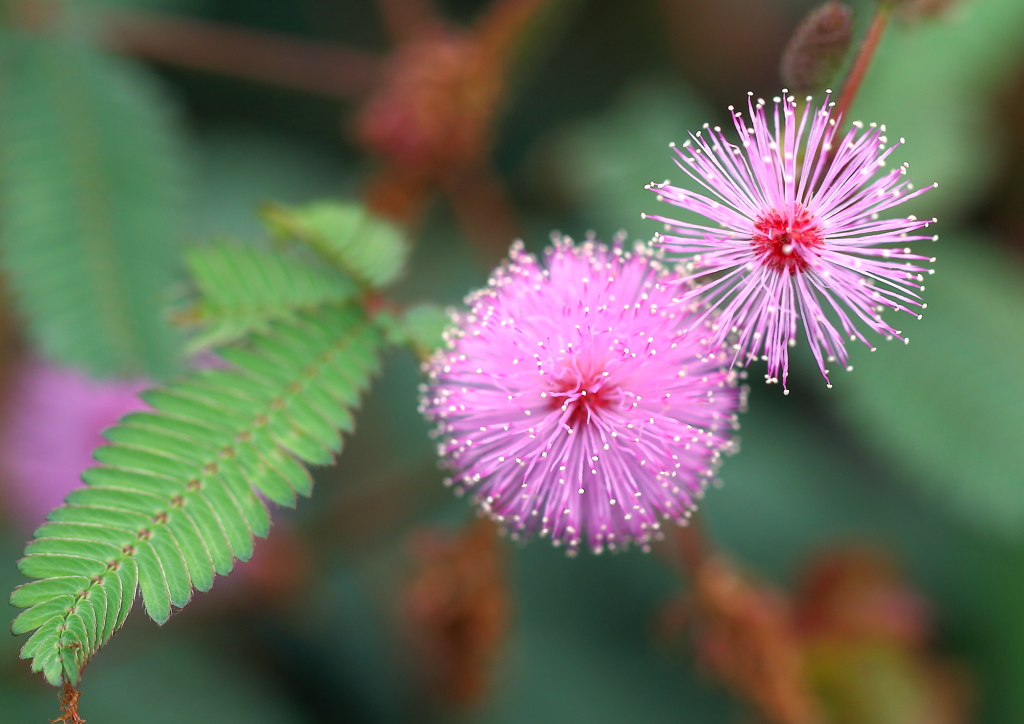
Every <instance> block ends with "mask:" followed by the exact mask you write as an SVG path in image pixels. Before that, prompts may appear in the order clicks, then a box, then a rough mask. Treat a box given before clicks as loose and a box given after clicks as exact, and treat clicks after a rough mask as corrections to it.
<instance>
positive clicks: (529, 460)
mask: <svg viewBox="0 0 1024 724" xmlns="http://www.w3.org/2000/svg"><path fill="white" fill-rule="evenodd" d="M553 239H554V246H553V247H551V248H548V249H547V251H546V252H545V256H544V262H543V264H542V263H541V262H539V261H538V260H537V258H536V257H534V256H533V255H532V254H528V253H526V252H525V251H524V249H523V245H522V243H521V242H516V243H515V244H513V246H512V248H511V251H510V253H509V257H510V258H509V260H508V261H506V262H505V263H504V264H503V265H502V266H501V267H499V268H498V269H497V270H496V271H495V272H494V274H493V275H492V276H491V278H490V280H489V281H488V284H487V287H485V288H484V289H481V290H479V291H477V292H474V293H473V294H471V295H469V296H468V297H467V299H466V304H467V305H468V306H469V307H470V309H469V311H468V312H467V313H462V314H459V313H456V314H453V321H454V323H455V327H454V328H453V329H450V330H449V331H448V333H447V334H446V340H447V349H442V350H440V351H438V352H437V353H435V355H434V357H433V358H432V359H431V360H430V361H429V362H428V363H426V364H425V370H426V372H427V373H428V375H429V378H430V383H429V385H425V386H424V388H423V392H424V394H423V398H422V401H421V411H423V412H424V413H426V414H427V416H428V417H429V418H431V419H433V420H436V421H437V433H438V434H439V435H440V436H441V437H442V442H441V443H440V445H439V453H440V454H441V455H442V456H443V457H444V458H445V459H446V461H447V463H448V464H449V465H450V466H451V468H453V470H454V475H453V478H452V479H450V480H449V481H447V482H449V484H453V485H455V487H456V490H457V491H458V492H464V491H467V490H469V491H472V493H473V495H474V497H475V500H476V502H477V503H478V504H479V506H480V508H481V509H482V510H483V511H484V512H485V513H486V514H488V515H490V516H491V517H492V518H493V519H494V520H496V521H497V522H499V523H500V524H501V525H502V526H503V527H504V528H505V529H507V530H509V531H510V532H511V534H512V537H514V538H518V537H520V536H524V535H530V534H535V533H536V534H539V535H541V536H551V538H552V541H553V543H554V544H555V545H556V546H557V545H562V544H564V545H566V547H567V551H568V552H569V553H570V554H574V553H575V552H576V551H577V549H578V547H579V545H580V542H581V540H582V539H584V538H585V539H586V545H588V546H589V547H590V548H591V549H592V550H594V551H595V552H598V553H599V552H601V551H602V550H604V549H605V548H607V549H609V550H618V549H623V548H626V547H628V546H629V544H630V543H636V544H638V545H640V546H642V547H644V548H645V549H646V548H647V546H648V543H649V542H650V541H651V540H652V539H656V538H658V537H660V535H661V533H660V523H659V517H662V518H666V519H672V520H674V521H676V522H677V523H680V524H683V523H685V522H686V521H687V519H688V518H689V517H690V515H691V514H692V512H693V510H694V508H695V501H696V500H697V499H698V498H700V497H701V495H702V493H703V490H704V488H705V487H706V485H707V483H708V481H709V480H711V479H712V478H713V477H714V474H715V471H716V469H717V467H718V464H719V459H720V457H721V454H722V453H723V452H727V451H731V449H732V446H733V439H732V434H731V430H733V429H734V428H735V427H736V413H737V411H738V410H739V408H740V407H741V405H742V403H743V400H742V398H743V392H742V390H741V389H740V388H738V387H737V386H736V374H735V373H733V372H729V371H728V370H727V369H726V368H725V367H726V365H727V359H726V356H725V354H724V353H719V354H705V353H704V345H703V344H702V342H703V341H704V340H701V339H698V335H696V334H691V335H689V336H687V335H685V334H684V330H685V329H691V328H694V327H699V326H701V325H703V326H704V327H706V329H705V330H704V331H705V332H706V333H709V334H710V332H711V331H712V330H711V329H710V322H703V323H697V322H695V318H696V316H697V315H698V314H700V306H699V302H696V301H694V302H691V303H690V304H689V306H684V305H680V304H678V303H675V302H674V301H673V297H674V294H675V293H676V292H677V291H678V284H677V282H678V281H679V276H678V274H677V273H676V272H675V271H674V270H670V269H668V268H666V267H665V265H664V264H663V263H662V262H661V261H660V260H659V259H658V258H657V254H655V253H654V252H653V251H652V250H651V249H649V248H648V247H645V246H644V245H641V244H638V245H637V246H636V247H635V249H634V250H633V251H632V252H630V251H625V250H623V248H622V244H621V239H618V240H617V241H616V243H615V244H614V245H613V246H612V247H611V248H608V247H607V246H604V245H602V244H599V243H597V242H595V241H593V240H588V241H586V242H585V243H583V244H580V245H576V244H574V243H573V242H572V241H571V240H570V239H568V238H562V239H559V238H558V237H557V236H555V237H553Z"/></svg>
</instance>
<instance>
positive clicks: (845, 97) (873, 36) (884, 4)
mask: <svg viewBox="0 0 1024 724" xmlns="http://www.w3.org/2000/svg"><path fill="white" fill-rule="evenodd" d="M892 9H893V3H892V2H891V1H889V0H879V3H878V7H877V8H876V9H875V15H874V17H872V18H871V24H870V25H869V26H868V31H867V33H866V34H865V35H864V40H862V41H861V44H860V48H859V49H858V50H857V57H856V58H854V61H853V65H852V66H850V72H849V73H847V75H846V79H845V80H844V82H843V89H842V91H841V92H840V93H839V101H838V102H837V103H836V112H835V117H836V118H837V119H838V120H837V121H836V122H837V123H842V122H843V121H845V120H846V114H847V113H848V112H849V110H850V107H851V106H852V105H853V100H854V98H856V97H857V91H859V90H860V84H861V82H862V81H863V80H864V76H865V75H866V74H867V72H868V67H869V66H870V65H871V61H872V60H873V59H874V56H875V51H876V50H877V49H878V43H879V42H880V41H881V40H882V34H883V33H884V32H885V28H886V26H888V24H889V18H890V17H891V16H892Z"/></svg>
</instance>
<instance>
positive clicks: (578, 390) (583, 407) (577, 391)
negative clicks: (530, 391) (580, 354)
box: [548, 370, 620, 430]
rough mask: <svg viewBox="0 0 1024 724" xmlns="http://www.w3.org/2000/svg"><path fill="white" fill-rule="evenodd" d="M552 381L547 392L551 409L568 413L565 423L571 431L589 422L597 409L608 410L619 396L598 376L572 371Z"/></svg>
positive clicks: (603, 378) (612, 386) (606, 380)
mask: <svg viewBox="0 0 1024 724" xmlns="http://www.w3.org/2000/svg"><path fill="white" fill-rule="evenodd" d="M567 372H569V371H567ZM553 382H554V384H553V388H554V389H553V390H551V391H550V392H548V400H550V405H551V409H552V410H558V411H561V412H563V414H564V412H568V413H569V415H568V418H567V419H566V424H567V425H568V426H569V427H571V428H572V429H574V430H575V429H577V428H578V427H581V426H582V425H585V424H587V423H588V422H590V419H591V418H592V417H593V416H594V415H595V414H597V413H599V412H600V411H601V410H606V409H609V408H610V407H612V405H614V404H615V403H616V402H617V401H618V398H619V397H620V395H619V393H618V390H617V389H616V388H615V386H614V385H610V384H608V378H607V377H604V376H603V375H600V374H598V375H586V376H583V375H580V374H579V373H578V372H576V371H575V370H572V371H571V373H568V374H564V375H563V376H561V377H558V378H555V379H554V380H553Z"/></svg>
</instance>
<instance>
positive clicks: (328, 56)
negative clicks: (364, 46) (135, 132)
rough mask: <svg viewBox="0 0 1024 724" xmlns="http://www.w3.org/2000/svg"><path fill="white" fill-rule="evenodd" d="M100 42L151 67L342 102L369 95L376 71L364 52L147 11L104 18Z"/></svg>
mask: <svg viewBox="0 0 1024 724" xmlns="http://www.w3.org/2000/svg"><path fill="white" fill-rule="evenodd" d="M101 40H102V43H103V45H104V46H105V47H107V48H108V49H110V50H113V51H115V52H120V53H125V54H128V55H132V56H135V57H137V58H144V59H146V60H150V61H153V62H155V63H160V64H165V65H171V66H177V67H181V68H189V69H192V70H199V71H205V72H209V73H216V74H220V75H226V76H231V77H235V78H244V79H246V80H250V81H254V82H257V83H265V84H267V85H272V86H278V87H281V88H288V89H291V90H297V91H302V92H306V93H310V94H313V95H319V96H326V97H328V98H336V99H344V100H352V99H356V100H358V99H362V98H364V97H366V96H367V95H369V93H370V91H371V90H372V89H373V88H374V87H375V85H376V84H377V82H378V78H379V76H380V68H381V58H380V56H378V55H377V54H375V53H370V52H367V51H363V50H355V49H351V48H344V47H339V46H336V45H331V44H329V43H319V42H315V41H310V40H300V39H298V38H293V37H289V36H287V35H283V34H280V33H270V32H266V31H261V30H243V29H240V28H236V27H231V26H228V25H224V24H221V23H211V22H208V21H200V20H192V19H184V18H178V17H170V16H167V15H162V14H157V13H149V12H139V11H131V12H127V11H118V12H110V13H107V14H106V15H105V22H104V24H103V27H102V30H101Z"/></svg>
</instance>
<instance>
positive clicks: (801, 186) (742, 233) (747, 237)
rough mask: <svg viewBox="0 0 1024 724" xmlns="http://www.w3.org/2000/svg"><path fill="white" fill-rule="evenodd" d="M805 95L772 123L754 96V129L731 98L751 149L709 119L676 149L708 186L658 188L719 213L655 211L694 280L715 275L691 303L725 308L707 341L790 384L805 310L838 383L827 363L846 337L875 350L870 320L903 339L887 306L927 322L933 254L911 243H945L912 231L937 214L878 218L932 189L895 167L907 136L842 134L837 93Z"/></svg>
mask: <svg viewBox="0 0 1024 724" xmlns="http://www.w3.org/2000/svg"><path fill="white" fill-rule="evenodd" d="M807 101H808V102H807V105H806V106H805V108H804V110H803V112H802V113H801V112H798V110H797V104H796V102H795V100H794V98H793V97H792V96H787V95H785V91H783V97H782V98H775V99H774V102H775V105H774V113H773V114H772V117H771V118H769V115H768V114H767V112H766V110H765V103H764V101H763V100H761V99H758V100H757V102H756V103H755V102H754V101H753V99H750V100H749V101H748V109H749V115H750V121H751V126H749V127H748V126H747V123H746V120H745V119H744V116H743V114H742V113H739V112H737V111H736V110H735V109H734V108H733V107H732V106H729V111H730V114H731V115H732V118H733V122H734V124H735V126H736V130H737V131H738V132H739V137H740V144H741V146H742V147H740V146H736V145H734V144H732V143H730V142H729V141H728V140H727V139H726V137H725V134H724V133H723V132H722V129H721V128H718V127H717V126H716V127H715V128H709V127H708V126H707V125H706V124H705V126H704V131H703V132H697V133H696V134H691V140H689V141H687V142H686V143H684V144H683V147H682V148H676V153H677V155H678V157H679V158H678V160H677V164H678V165H679V167H680V168H681V169H682V170H683V171H685V172H686V173H687V174H688V175H689V176H690V177H691V178H693V179H694V180H695V181H697V182H698V183H699V184H700V185H701V186H703V187H704V188H705V189H706V190H707V192H708V194H709V195H702V194H698V193H694V192H692V191H688V190H685V189H681V188H678V187H676V186H672V185H670V184H669V183H668V182H666V183H664V184H651V185H650V186H649V188H651V189H652V190H654V191H655V192H656V193H657V194H658V198H659V200H663V201H668V202H669V203H671V204H675V205H676V206H680V207H682V208H684V209H687V210H689V211H693V212H696V213H697V214H700V215H701V216H704V217H706V218H707V219H708V220H709V221H710V222H711V223H692V222H689V221H680V220H675V219H670V218H665V217H662V216H652V217H650V218H653V219H656V220H658V221H662V222H664V223H665V227H666V233H665V234H663V235H657V236H656V243H657V245H659V246H662V247H664V248H665V249H666V250H668V251H670V252H674V253H678V254H683V255H685V257H686V262H687V265H688V269H689V275H688V276H687V277H686V279H687V280H691V281H692V280H694V279H697V278H701V279H702V280H707V281H705V283H703V284H702V285H701V286H699V287H697V288H694V289H693V290H691V291H689V292H687V293H686V294H684V295H683V297H682V298H683V299H684V300H685V299H689V298H691V297H693V296H696V295H701V296H703V297H704V299H705V301H706V302H707V304H708V313H710V312H711V310H714V311H716V312H717V313H718V315H719V316H718V319H717V321H716V322H715V324H714V330H713V332H712V333H711V334H710V335H709V339H708V342H709V346H708V348H709V350H710V351H714V350H717V349H720V348H722V347H724V346H726V345H728V346H729V347H730V348H731V350H732V353H733V362H734V363H736V362H739V363H740V364H747V363H749V362H751V361H753V360H755V359H757V358H758V357H761V359H764V360H766V361H767V362H768V374H767V375H766V378H767V379H768V381H770V382H778V381H779V377H780V375H781V378H782V383H783V386H785V384H786V377H787V375H788V370H789V350H788V348H789V347H790V346H792V345H794V344H796V338H797V320H798V319H802V320H803V326H804V331H805V334H806V336H807V340H808V342H809V343H810V347H811V351H812V352H813V354H814V357H815V359H816V360H817V362H818V367H819V368H820V369H821V372H822V375H824V376H825V379H826V381H827V380H828V369H827V368H826V364H827V363H829V362H836V361H838V362H839V363H840V364H842V365H844V366H845V365H846V364H847V352H846V346H845V344H844V337H849V339H850V341H854V340H857V339H859V340H861V341H862V342H864V343H865V344H866V345H867V346H868V347H872V345H871V343H870V342H868V340H867V338H866V337H865V336H864V333H863V332H862V331H861V326H863V327H867V328H868V329H871V330H873V331H875V332H877V333H879V334H882V335H885V336H886V337H887V338H892V337H898V338H900V339H904V338H903V337H902V336H901V334H902V333H901V332H900V331H899V330H897V329H894V328H893V327H891V326H890V325H889V324H888V323H887V322H886V321H884V320H883V319H882V316H881V312H882V311H883V310H884V309H885V308H886V307H889V308H892V309H894V310H896V311H903V312H909V313H911V314H913V315H914V316H917V317H920V314H919V313H918V310H919V309H924V308H925V306H926V305H925V304H923V303H922V302H921V300H920V296H919V294H918V293H919V292H920V291H922V290H923V289H924V287H923V286H921V282H922V281H923V279H924V277H923V275H924V274H926V273H931V270H930V269H925V268H923V267H921V266H920V265H919V264H918V262H923V261H935V260H934V259H930V258H929V257H925V256H920V255H917V254H913V253H911V250H910V248H909V247H907V244H908V243H909V242H912V241H918V240H923V239H937V238H938V237H933V236H921V235H913V232H915V231H917V230H919V229H923V228H925V227H927V226H928V225H929V224H930V223H932V222H934V221H935V219H931V220H928V221H920V220H918V219H917V218H916V217H914V216H909V217H906V218H896V219H881V218H880V214H881V213H883V212H885V211H887V210H889V209H891V208H892V207H894V206H898V205H899V204H901V203H903V202H904V201H907V200H908V199H911V198H914V197H915V196H918V195H920V194H922V193H924V192H925V191H927V190H928V189H930V188H931V186H928V187H925V188H923V189H919V190H917V191H914V190H913V186H912V184H911V183H910V182H909V181H908V180H907V178H906V173H907V164H903V165H902V166H899V167H897V168H894V169H892V170H890V171H884V170H883V169H884V166H885V165H886V161H887V159H888V158H889V156H890V154H891V153H892V152H893V151H894V150H895V149H896V148H897V147H898V146H899V145H901V144H902V143H903V142H904V141H903V139H900V141H899V143H895V144H893V145H891V146H889V147H886V144H887V142H888V139H887V138H886V136H885V126H876V125H875V124H871V125H870V126H869V127H868V128H864V125H863V124H862V123H860V122H855V123H854V124H853V127H852V128H851V129H850V131H849V132H848V133H846V135H845V136H843V137H842V140H841V141H838V142H837V140H836V139H837V130H838V128H839V124H838V119H836V118H833V117H832V107H833V106H834V104H833V103H831V102H829V99H828V97H826V99H825V103H824V105H822V106H821V108H817V109H816V108H814V107H813V106H811V103H810V101H811V99H810V98H808V99H807ZM805 134H806V136H805ZM805 138H806V141H805ZM712 224H713V225H712ZM904 341H906V340H904ZM830 386H831V385H830Z"/></svg>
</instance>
